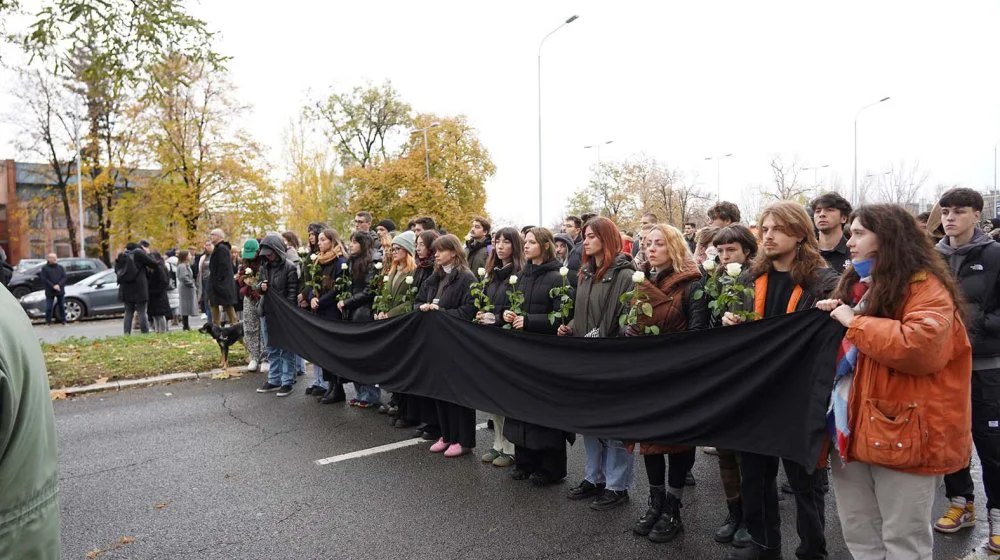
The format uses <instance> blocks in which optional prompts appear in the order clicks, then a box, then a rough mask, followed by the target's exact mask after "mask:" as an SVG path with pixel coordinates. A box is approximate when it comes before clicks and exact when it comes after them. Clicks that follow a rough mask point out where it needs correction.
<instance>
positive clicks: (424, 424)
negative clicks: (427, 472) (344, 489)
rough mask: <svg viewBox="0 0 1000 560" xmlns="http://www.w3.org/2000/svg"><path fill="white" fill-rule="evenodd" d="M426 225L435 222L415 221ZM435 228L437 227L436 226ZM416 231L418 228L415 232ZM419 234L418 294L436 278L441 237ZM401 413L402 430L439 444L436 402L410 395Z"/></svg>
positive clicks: (396, 423)
mask: <svg viewBox="0 0 1000 560" xmlns="http://www.w3.org/2000/svg"><path fill="white" fill-rule="evenodd" d="M421 220H424V221H431V219H430V218H425V219H421V218H418V219H417V220H414V224H415V226H419V225H420V224H421V223H423V222H422V221H421ZM432 225H433V224H432ZM415 229H416V227H415V228H414V230H415ZM414 234H416V251H415V255H416V264H417V267H416V269H414V271H413V285H414V286H415V287H416V288H417V294H418V295H419V294H420V290H421V289H422V288H423V285H424V282H426V281H427V279H428V278H430V277H431V276H432V275H433V274H434V262H435V260H436V255H435V253H434V241H436V240H437V239H438V238H439V237H441V235H440V234H439V233H438V232H437V230H435V229H433V228H430V229H426V230H424V231H421V232H419V233H418V232H416V231H414ZM397 406H399V410H398V411H397V414H396V420H395V421H394V423H393V425H394V426H398V427H400V428H405V427H408V426H417V429H416V431H415V432H414V434H413V435H414V437H419V438H423V439H425V440H427V441H437V439H438V438H439V437H441V428H440V426H439V425H438V416H437V405H435V404H434V399H428V398H426V397H420V396H417V395H406V396H405V398H403V399H402V401H400V403H399V405H397Z"/></svg>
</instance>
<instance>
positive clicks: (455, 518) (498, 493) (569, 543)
mask: <svg viewBox="0 0 1000 560" xmlns="http://www.w3.org/2000/svg"><path fill="white" fill-rule="evenodd" d="M261 381H262V377H261V375H260V374H250V375H248V376H247V377H244V378H242V379H236V380H227V381H219V380H202V381H192V382H183V383H179V384H174V385H166V386H156V387H148V388H142V389H135V390H127V391H123V392H120V393H107V394H102V395H92V396H89V397H82V398H76V399H72V400H67V401H56V402H55V403H54V404H55V409H56V419H57V430H58V435H59V442H60V481H61V500H62V537H63V540H62V546H63V557H64V558H67V559H82V558H85V557H86V555H87V553H88V552H91V551H94V550H97V549H101V550H104V551H105V552H103V553H101V554H100V555H99V556H98V558H100V559H102V560H103V559H115V558H118V559H122V558H129V559H154V558H155V559H183V558H198V559H203V558H205V559H207V558H225V559H236V558H239V559H244V558H269V559H285V558H289V559H292V558H295V559H319V558H359V557H370V558H379V559H386V560H388V559H411V558H422V559H455V560H458V559H465V558H503V559H504V560H513V559H541V558H559V559H575V558H581V559H583V558H586V559H593V558H613V559H644V558H649V559H652V558H656V559H659V558H665V557H669V558H686V559H700V558H723V557H724V556H725V553H726V551H727V547H725V546H723V545H719V544H716V543H715V542H714V541H713V540H712V538H711V535H712V534H713V533H714V531H715V529H716V528H717V527H718V525H719V524H720V523H721V521H722V520H723V519H724V517H725V506H724V500H723V498H722V495H723V494H722V489H721V484H720V481H719V473H718V465H717V460H716V458H715V457H712V456H709V455H705V454H703V453H701V452H699V453H698V459H697V463H696V465H695V469H694V472H695V476H696V478H697V480H698V485H697V487H695V488H693V489H692V488H689V489H688V490H687V493H686V497H685V504H684V509H683V510H682V514H683V518H684V522H685V527H686V532H685V533H684V534H683V535H682V536H681V537H680V538H679V539H678V540H677V541H675V542H673V543H669V544H665V545H656V544H652V543H650V542H649V541H647V540H646V539H644V538H639V537H635V536H633V535H632V533H631V529H630V528H631V524H632V522H633V521H634V519H636V518H637V517H638V516H639V515H641V513H642V512H643V511H645V507H646V496H647V495H648V488H647V485H646V482H645V470H644V469H643V467H642V466H641V464H638V465H636V484H635V488H634V489H633V493H632V502H631V503H630V504H628V505H627V506H626V507H622V508H619V509H616V510H612V511H608V512H603V513H599V512H594V511H591V510H590V509H589V508H587V505H586V503H585V502H584V503H581V502H573V501H569V500H567V499H566V498H564V497H563V496H564V493H565V492H566V490H567V489H568V488H569V487H570V486H571V485H572V484H576V482H578V481H579V479H580V478H582V473H583V462H584V452H583V446H582V445H576V446H574V447H573V448H572V449H571V451H570V465H569V471H570V476H569V479H568V481H567V483H564V484H561V485H557V486H554V487H550V488H545V489H536V488H534V487H532V486H531V485H530V484H529V483H525V482H515V481H512V480H510V479H509V478H508V473H509V472H510V469H497V468H495V467H492V466H489V465H484V464H482V463H481V462H479V460H478V455H479V454H481V453H483V452H485V451H486V450H487V449H488V447H489V444H490V442H491V441H492V432H489V431H487V430H481V431H479V439H478V442H479V447H477V449H476V451H477V453H476V454H474V455H473V456H466V457H462V458H458V459H444V458H443V457H441V456H440V455H434V454H431V453H429V452H428V451H427V447H428V445H427V444H426V443H421V444H419V445H410V446H406V447H401V448H398V449H394V450H390V451H386V452H381V453H374V454H370V455H367V456H362V457H358V458H353V459H348V460H344V461H341V462H337V463H333V464H328V465H323V466H320V465H317V464H316V463H315V461H316V460H317V459H321V458H327V457H331V456H337V455H341V454H345V453H350V452H354V451H360V450H367V449H371V448H373V447H377V446H381V445H384V444H388V443H392V442H399V441H403V440H406V439H407V438H409V436H410V432H411V430H396V429H394V428H391V427H389V426H388V423H387V419H386V417H385V416H380V415H378V414H377V413H375V412H374V410H359V409H352V408H349V407H347V406H346V405H329V406H322V405H319V404H317V403H316V402H315V401H314V400H313V399H312V398H310V397H307V396H306V395H304V394H303V393H302V388H303V387H302V385H303V384H302V383H299V384H298V385H297V386H296V393H294V394H293V395H292V396H290V397H286V398H277V397H275V396H274V395H273V394H267V395H259V394H257V393H255V392H254V388H255V387H256V386H257V385H258V384H259V383H260V382H261ZM480 421H481V422H483V421H485V416H483V415H480ZM977 478H978V474H977ZM939 501H940V502H941V503H942V504H943V497H942V498H941V500H939ZM833 502H834V500H833V495H832V494H831V495H830V496H829V497H828V514H827V519H828V527H827V536H828V538H829V548H830V552H831V556H830V558H831V559H833V560H845V559H848V558H850V555H849V554H848V553H847V552H846V550H845V547H844V544H843V539H842V538H841V536H840V526H839V523H838V522H837V516H836V513H835V510H834V503H833ZM979 503H985V499H984V498H982V497H980V499H979ZM781 514H782V521H783V535H784V540H785V557H786V558H794V554H793V552H794V547H795V546H796V545H797V538H796V537H795V530H794V519H793V514H794V504H793V501H792V500H791V499H788V500H785V501H784V502H782V504H781ZM985 534H986V523H985V521H980V523H979V525H978V527H977V528H975V529H974V530H972V531H967V532H964V533H961V534H960V535H958V536H951V537H940V536H939V537H938V540H937V545H936V546H937V551H936V553H935V558H942V559H945V558H948V559H951V558H962V557H965V556H966V555H967V554H969V553H970V552H972V551H973V549H975V548H977V547H978V548H981V547H982V545H983V543H984V542H985V538H986V537H985ZM125 537H127V538H128V539H134V540H132V541H131V542H129V543H127V544H119V547H118V548H116V549H112V548H113V547H114V546H115V543H120V541H121V539H122V538H125ZM126 540H127V539H126Z"/></svg>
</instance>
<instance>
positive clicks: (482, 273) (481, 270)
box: [476, 267, 486, 278]
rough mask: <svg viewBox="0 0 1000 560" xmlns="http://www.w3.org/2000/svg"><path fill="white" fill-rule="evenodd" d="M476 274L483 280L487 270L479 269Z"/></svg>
mask: <svg viewBox="0 0 1000 560" xmlns="http://www.w3.org/2000/svg"><path fill="white" fill-rule="evenodd" d="M476 272H477V273H478V274H479V277H480V278H482V277H483V276H486V269H485V268H483V267H479V270H477V271H476Z"/></svg>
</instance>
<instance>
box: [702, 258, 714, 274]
mask: <svg viewBox="0 0 1000 560" xmlns="http://www.w3.org/2000/svg"><path fill="white" fill-rule="evenodd" d="M701 267H702V268H704V269H705V272H712V271H713V270H715V261H712V260H708V261H705V262H703V263H701Z"/></svg>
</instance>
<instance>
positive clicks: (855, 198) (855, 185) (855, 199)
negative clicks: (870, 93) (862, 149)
mask: <svg viewBox="0 0 1000 560" xmlns="http://www.w3.org/2000/svg"><path fill="white" fill-rule="evenodd" d="M888 100H889V97H888V96H886V97H883V98H882V99H879V100H878V101H876V102H874V103H869V104H868V105H865V106H864V107H862V108H860V109H858V112H857V113H854V176H853V177H851V179H852V182H853V189H852V190H853V191H854V193H853V195H852V196H851V198H853V200H851V203H852V204H854V205H855V206H856V205H857V204H858V116H860V115H861V111H864V110H865V109H867V108H869V107H874V106H876V105H878V104H879V103H882V102H883V101H888Z"/></svg>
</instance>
